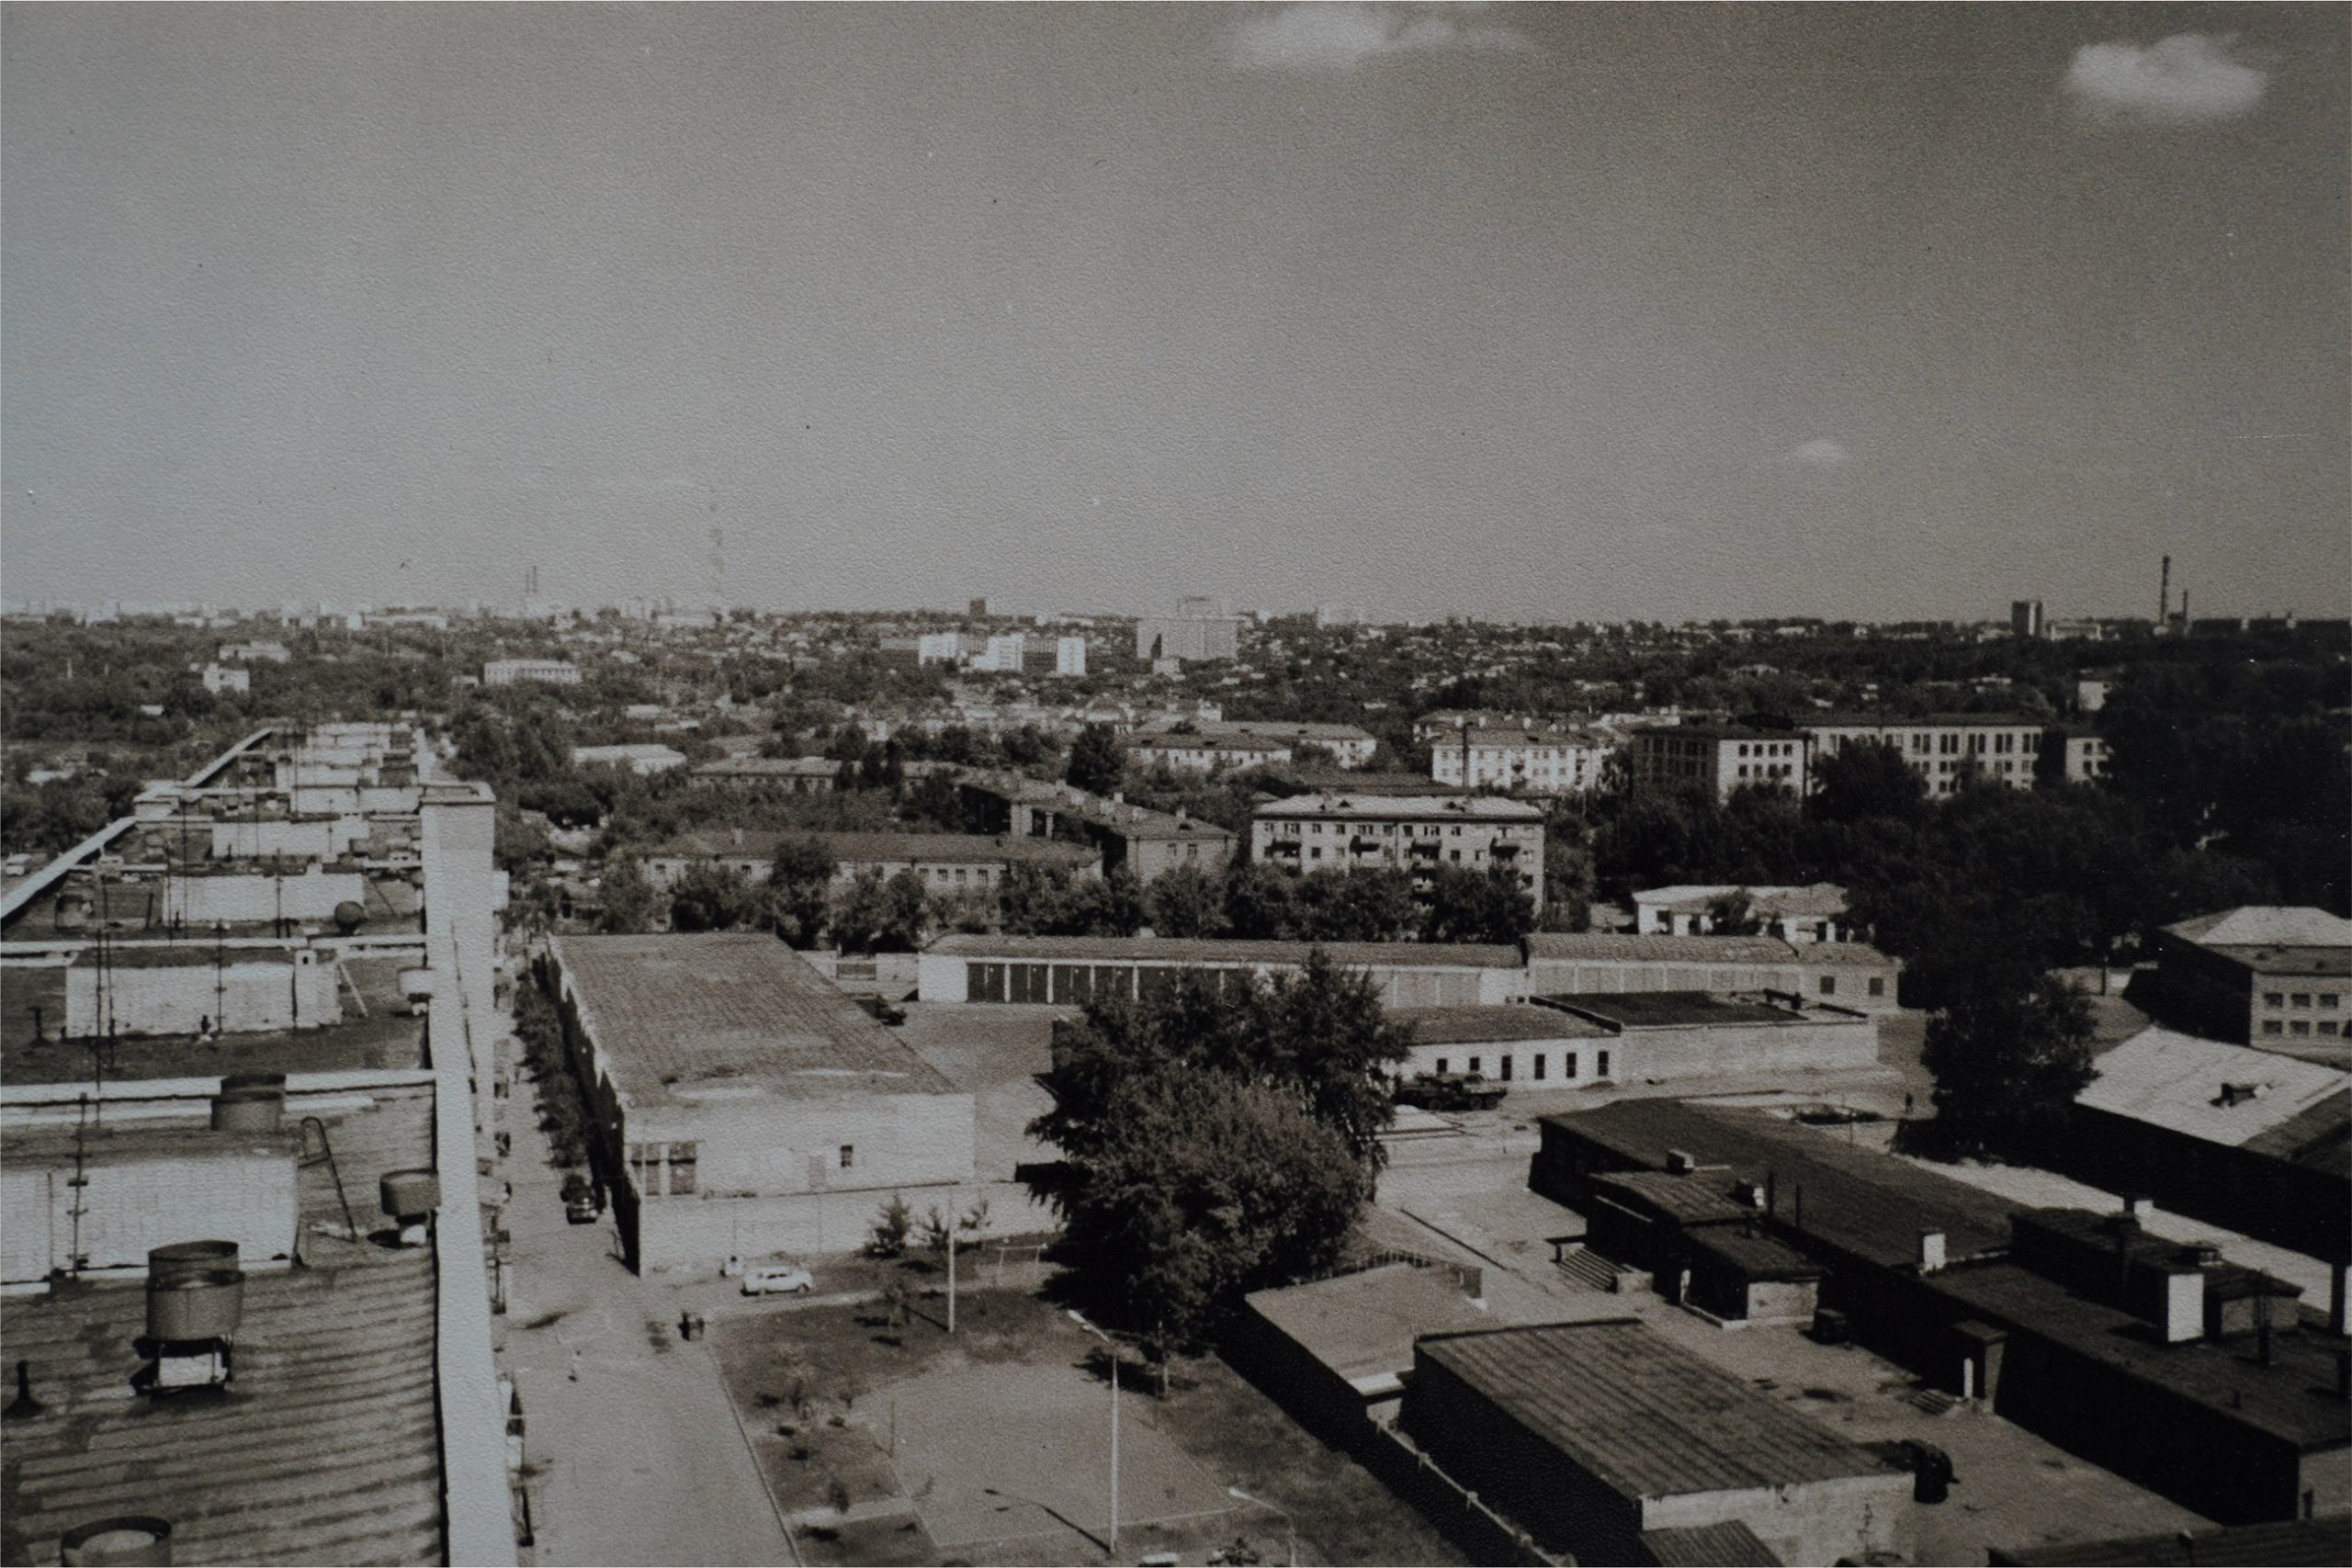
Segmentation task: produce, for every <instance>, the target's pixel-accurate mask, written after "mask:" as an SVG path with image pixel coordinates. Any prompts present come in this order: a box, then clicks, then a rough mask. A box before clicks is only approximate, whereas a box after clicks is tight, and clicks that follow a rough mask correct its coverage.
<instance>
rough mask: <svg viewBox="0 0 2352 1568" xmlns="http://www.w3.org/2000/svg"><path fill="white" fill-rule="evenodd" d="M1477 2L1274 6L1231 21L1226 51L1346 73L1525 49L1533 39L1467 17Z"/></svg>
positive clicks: (1275, 64)
mask: <svg viewBox="0 0 2352 1568" xmlns="http://www.w3.org/2000/svg"><path fill="white" fill-rule="evenodd" d="M1483 8H1484V7H1482V6H1466V5H1464V6H1426V5H1377V4H1361V3H1357V0H1334V3H1332V4H1329V5H1294V6H1276V7H1274V8H1272V9H1271V10H1266V11H1261V12H1258V13H1257V14H1255V15H1252V16H1250V17H1245V18H1243V19H1242V20H1241V21H1239V22H1238V23H1237V24H1235V26H1234V28H1233V30H1232V32H1231V33H1230V34H1229V35H1228V36H1227V53H1228V55H1229V57H1230V58H1231V59H1232V60H1233V62H1235V63H1236V64H1238V65H1245V66H1254V67H1258V68H1260V69H1263V70H1274V71H1352V70H1354V69H1355V68H1356V67H1357V66H1359V65H1362V64H1363V63H1364V62H1366V61H1369V60H1377V59H1381V58H1384V57H1386V56H1391V55H1399V54H1428V53H1434V52H1437V51H1448V52H1453V53H1485V54H1506V53H1508V54H1529V53H1533V52H1534V51H1535V43H1534V40H1533V39H1530V38H1529V37H1528V36H1527V35H1526V34H1525V33H1522V32H1521V31H1520V30H1519V29H1518V28H1508V27H1504V26H1501V25H1500V24H1498V23H1494V22H1487V21H1473V20H1469V19H1467V18H1468V17H1470V16H1472V15H1473V14H1475V13H1476V12H1477V11H1479V10H1482V9H1483Z"/></svg>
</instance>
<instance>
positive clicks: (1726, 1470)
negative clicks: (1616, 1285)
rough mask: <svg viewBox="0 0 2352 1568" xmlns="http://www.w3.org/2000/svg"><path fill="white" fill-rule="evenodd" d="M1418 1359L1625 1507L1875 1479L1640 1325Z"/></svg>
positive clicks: (1575, 1330)
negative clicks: (1632, 1500) (1629, 1499)
mask: <svg viewBox="0 0 2352 1568" xmlns="http://www.w3.org/2000/svg"><path fill="white" fill-rule="evenodd" d="M1419 1351H1420V1354H1421V1355H1422V1356H1423V1357H1425V1358H1426V1359H1428V1360H1430V1362H1433V1363H1435V1364H1436V1365H1438V1366H1441V1367H1443V1368H1444V1369H1445V1370H1446V1371H1450V1372H1452V1373H1453V1375H1454V1376H1456V1377H1458V1378H1460V1379H1461V1380H1462V1381H1463V1382H1466V1383H1468V1384H1469V1385H1470V1386H1471V1387H1472V1388H1474V1389H1476V1391H1477V1392H1478V1393H1481V1394H1483V1395H1484V1396H1485V1397H1486V1398H1487V1400H1488V1401H1490V1402H1491V1403H1492V1404H1494V1405H1495V1406H1496V1407H1497V1408H1498V1410H1500V1411H1502V1412H1504V1413H1505V1414H1507V1415H1508V1416H1510V1417H1511V1418H1512V1419H1514V1420H1516V1421H1517V1422H1518V1423H1519V1424H1520V1425H1521V1426H1522V1427H1526V1428H1527V1429H1528V1430H1529V1431H1530V1432H1532V1433H1533V1434H1534V1435H1536V1436H1537V1437H1539V1438H1543V1439H1544V1441H1546V1442H1548V1443H1550V1444H1551V1445H1552V1446H1553V1447H1554V1448H1555V1449H1557V1450H1560V1451H1561V1452H1562V1453H1564V1454H1566V1455H1567V1456H1568V1457H1569V1458H1570V1459H1572V1460H1574V1461H1575V1462H1576V1463H1577V1465H1578V1466H1580V1467H1581V1468H1583V1469H1584V1470H1586V1471H1588V1472H1590V1473H1592V1474H1594V1475H1596V1476H1598V1477H1600V1479H1601V1480H1602V1481H1604V1482H1606V1483H1608V1484H1609V1485H1611V1486H1612V1487H1614V1488H1615V1489H1616V1490H1617V1491H1618V1492H1620V1493H1622V1494H1623V1495H1627V1496H1633V1497H1668V1496H1677V1495H1685V1494H1690V1493H1699V1492H1724V1491H1749V1490H1754V1489H1758V1488H1762V1487H1770V1486H1790V1485H1800V1484H1803V1483H1807V1482H1818V1481H1835V1480H1839V1479H1842V1478H1844V1477H1847V1476H1853V1475H1877V1474H1881V1473H1883V1472H1884V1470H1885V1468H1886V1467H1885V1465H1884V1463H1883V1461H1881V1460H1880V1459H1879V1457H1878V1456H1877V1455H1876V1454H1874V1453H1872V1452H1871V1451H1870V1450H1866V1449H1864V1448H1862V1447H1860V1445H1859V1444H1856V1443H1852V1442H1849V1441H1848V1440H1846V1439H1845V1438H1841V1437H1838V1435H1837V1434H1835V1433H1833V1432H1831V1431H1830V1430H1829V1429H1828V1428H1826V1427H1821V1426H1818V1425H1816V1424H1815V1423H1814V1422H1812V1421H1810V1420H1807V1419H1806V1418H1805V1417H1804V1416H1801V1415H1799V1414H1797V1413H1796V1412H1795V1411H1793V1410H1792V1409H1790V1408H1789V1407H1788V1406H1786V1405H1784V1404H1780V1403H1779V1402H1778V1401H1776V1400H1772V1399H1770V1398H1768V1397H1766V1396H1765V1395H1764V1394H1761V1393H1758V1392H1757V1391H1756V1390H1755V1389H1754V1388H1752V1387H1750V1386H1749V1385H1748V1384H1747V1382H1743V1381H1742V1380H1740V1379H1738V1378H1736V1377H1733V1376H1732V1375H1730V1374H1729V1373H1727V1372H1724V1371H1720V1370H1719V1369H1717V1368H1716V1367H1714V1366H1713V1365H1712V1364H1711V1363H1709V1362H1706V1361H1702V1360H1701V1359H1699V1358H1698V1357H1697V1356H1694V1355H1692V1354H1691V1352H1690V1351H1688V1350H1685V1349H1683V1348H1681V1347H1680V1346H1679V1345H1676V1344H1675V1343H1674V1342H1673V1341H1671V1340H1669V1339H1668V1338H1666V1337H1664V1336H1662V1335H1660V1334H1658V1333H1657V1331H1655V1330H1654V1329H1652V1328H1650V1327H1649V1326H1648V1325H1645V1324H1642V1323H1637V1322H1633V1321H1630V1320H1625V1319H1610V1320H1603V1321H1600V1322H1593V1323H1558V1324H1545V1325H1540V1326H1536V1327H1529V1328H1502V1329H1488V1330H1485V1331H1482V1332H1472V1333H1466V1334H1452V1335H1438V1336H1433V1337H1429V1338H1425V1339H1423V1340H1421V1341H1420V1344H1419Z"/></svg>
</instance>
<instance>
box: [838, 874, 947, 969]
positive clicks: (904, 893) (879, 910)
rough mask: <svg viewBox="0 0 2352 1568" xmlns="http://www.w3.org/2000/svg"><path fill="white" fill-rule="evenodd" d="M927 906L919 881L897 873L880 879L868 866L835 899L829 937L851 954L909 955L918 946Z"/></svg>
mask: <svg viewBox="0 0 2352 1568" xmlns="http://www.w3.org/2000/svg"><path fill="white" fill-rule="evenodd" d="M930 916H931V906H930V899H929V897H928V896H927V895H926V893H925V891H924V888H923V885H922V878H921V877H919V876H917V875H916V874H914V873H913V872H911V871H901V872H897V873H895V874H892V875H891V876H889V877H888V878H887V879H886V878H884V876H883V875H882V874H881V872H880V871H878V870H876V869H875V868H874V867H871V866H868V867H867V868H865V870H863V871H861V872H859V873H858V874H856V875H855V876H854V877H852V878H851V879H850V882H849V886H847V887H845V888H843V889H842V891H841V892H840V893H839V894H838V895H836V896H835V897H834V900H833V908H832V921H831V924H832V928H833V935H834V936H835V937H836V938H838V939H839V941H840V942H841V944H842V948H843V949H844V950H846V951H849V952H854V953H910V952H912V951H913V950H914V949H916V948H918V947H920V946H922V935H923V930H924V928H925V927H926V926H927V925H928V924H929V923H930Z"/></svg>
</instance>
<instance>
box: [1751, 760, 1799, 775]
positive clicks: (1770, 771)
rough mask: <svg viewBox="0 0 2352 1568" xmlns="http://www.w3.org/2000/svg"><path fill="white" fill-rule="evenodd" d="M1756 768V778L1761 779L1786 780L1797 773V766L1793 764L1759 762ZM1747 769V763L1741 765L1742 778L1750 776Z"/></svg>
mask: <svg viewBox="0 0 2352 1568" xmlns="http://www.w3.org/2000/svg"><path fill="white" fill-rule="evenodd" d="M1755 767H1756V776H1757V777H1758V778H1759V779H1784V778H1787V777H1788V776H1789V774H1790V773H1792V772H1794V771H1795V764H1794V763H1792V762H1758V763H1757V764H1755ZM1747 769H1748V764H1747V763H1746V762H1742V763H1741V764H1740V765H1739V776H1740V777H1741V778H1746V777H1747V776H1748V774H1747Z"/></svg>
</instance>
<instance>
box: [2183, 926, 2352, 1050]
mask: <svg viewBox="0 0 2352 1568" xmlns="http://www.w3.org/2000/svg"><path fill="white" fill-rule="evenodd" d="M2155 949H2156V975H2155V980H2156V986H2155V995H2154V998H2153V999H2154V1002H2155V1004H2156V1007H2157V1010H2159V1012H2160V1013H2161V1014H2162V1015H2164V1016H2166V1017H2169V1018H2171V1019H2173V1020H2175V1021H2177V1022H2178V1023H2179V1024H2180V1025H2181V1026H2182V1027H2184V1028H2188V1029H2193V1030H2195V1031H2196V1032H2199V1033H2200V1034H2203V1035H2206V1036H2208V1037H2210V1038H2212V1039H2215V1040H2227V1041H2232V1042H2234V1043H2238V1044H2241V1045H2258V1046H2260V1045H2267V1046H2274V1047H2276V1046H2288V1047H2289V1048H2290V1049H2291V1048H2292V1047H2293V1045H2294V1043H2296V1042H2301V1043H2305V1044H2310V1043H2314V1042H2316V1041H2321V1040H2328V1039H2330V1038H2331V1037H2332V1038H2333V1041H2334V1042H2336V1043H2341V1042H2342V1041H2343V1040H2344V1039H2345V1037H2346V1034H2347V1033H2352V1028H2347V1021H2352V1005H2347V1004H2352V920H2346V919H2343V918H2342V917H2340V916H2336V915H2331V914H2329V913H2327V912H2326V911H2325V910H2324V909H2313V908H2282V907H2278V906H2264V905H2248V906H2246V907H2245V908H2237V909H2225V910H2223V911H2222V912H2221V913H2220V914H2217V915H2199V917H2197V918H2196V919H2189V920H2182V921H2181V922H2180V923H2178V924H2177V925H2170V926H2166V927H2165V928H2164V930H2162V931H2158V932H2157V933H2156V942H2155Z"/></svg>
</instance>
